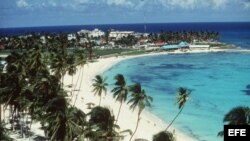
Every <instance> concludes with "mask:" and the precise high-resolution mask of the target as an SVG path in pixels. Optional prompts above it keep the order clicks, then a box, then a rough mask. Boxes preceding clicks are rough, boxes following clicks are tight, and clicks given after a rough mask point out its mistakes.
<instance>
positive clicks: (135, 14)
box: [0, 0, 250, 27]
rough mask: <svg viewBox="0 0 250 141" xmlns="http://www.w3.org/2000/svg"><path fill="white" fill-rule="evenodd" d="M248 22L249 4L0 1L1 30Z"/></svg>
mask: <svg viewBox="0 0 250 141" xmlns="http://www.w3.org/2000/svg"><path fill="white" fill-rule="evenodd" d="M225 21H250V0H0V27H26V26H51V25H88V24H116V23H143V22H147V23H169V22H225Z"/></svg>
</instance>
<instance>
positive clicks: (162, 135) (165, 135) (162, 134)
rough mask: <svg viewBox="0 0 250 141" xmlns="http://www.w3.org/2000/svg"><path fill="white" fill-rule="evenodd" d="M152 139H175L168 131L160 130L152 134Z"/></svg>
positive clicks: (161, 140) (159, 140)
mask: <svg viewBox="0 0 250 141" xmlns="http://www.w3.org/2000/svg"><path fill="white" fill-rule="evenodd" d="M153 141H175V137H174V135H173V134H172V133H170V132H168V131H161V132H159V133H157V134H155V135H154V136H153Z"/></svg>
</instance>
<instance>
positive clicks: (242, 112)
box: [218, 106, 250, 136]
mask: <svg viewBox="0 0 250 141" xmlns="http://www.w3.org/2000/svg"><path fill="white" fill-rule="evenodd" d="M223 122H224V123H227V124H228V125H249V124H250V108H249V107H243V106H238V107H235V108H233V109H231V110H230V111H229V112H228V113H227V114H226V115H225V116H224V119H223ZM223 132H224V131H220V132H219V133H218V136H223V135H224V133H223Z"/></svg>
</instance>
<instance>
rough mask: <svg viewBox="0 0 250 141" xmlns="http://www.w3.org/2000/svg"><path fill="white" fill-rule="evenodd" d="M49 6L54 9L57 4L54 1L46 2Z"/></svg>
mask: <svg viewBox="0 0 250 141" xmlns="http://www.w3.org/2000/svg"><path fill="white" fill-rule="evenodd" d="M48 3H49V5H51V6H53V7H56V6H57V3H56V1H55V0H49V1H48Z"/></svg>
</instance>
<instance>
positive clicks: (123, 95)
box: [111, 74, 128, 122]
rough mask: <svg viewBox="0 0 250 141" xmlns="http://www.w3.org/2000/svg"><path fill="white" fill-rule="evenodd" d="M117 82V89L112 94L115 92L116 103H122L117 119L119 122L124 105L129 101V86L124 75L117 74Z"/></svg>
mask: <svg viewBox="0 0 250 141" xmlns="http://www.w3.org/2000/svg"><path fill="white" fill-rule="evenodd" d="M115 80H116V81H115V87H114V88H113V89H112V91H111V92H113V97H114V98H115V99H116V101H119V102H120V107H119V111H118V114H117V119H116V122H117V121H118V118H119V115H120V111H121V107H122V104H123V102H125V101H126V100H127V97H128V86H127V84H126V80H125V78H124V76H123V75H122V74H117V75H116V76H115Z"/></svg>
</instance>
